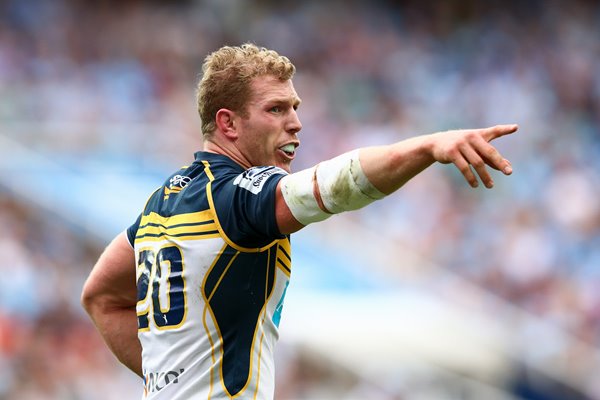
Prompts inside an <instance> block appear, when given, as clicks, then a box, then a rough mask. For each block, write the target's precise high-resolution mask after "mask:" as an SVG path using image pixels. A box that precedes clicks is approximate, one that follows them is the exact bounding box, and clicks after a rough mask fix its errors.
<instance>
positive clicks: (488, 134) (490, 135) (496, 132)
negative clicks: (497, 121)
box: [482, 124, 519, 142]
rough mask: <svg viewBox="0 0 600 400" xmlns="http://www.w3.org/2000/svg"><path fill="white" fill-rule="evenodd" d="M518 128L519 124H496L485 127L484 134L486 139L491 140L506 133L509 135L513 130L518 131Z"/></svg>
mask: <svg viewBox="0 0 600 400" xmlns="http://www.w3.org/2000/svg"><path fill="white" fill-rule="evenodd" d="M517 129H519V125H517V124H509V125H496V126H493V127H490V128H487V129H485V130H484V132H483V134H482V136H483V138H484V139H485V140H486V141H488V142H490V141H492V140H494V139H497V138H499V137H502V136H504V135H509V134H511V133H513V132H516V131H517Z"/></svg>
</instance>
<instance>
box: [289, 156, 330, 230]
mask: <svg viewBox="0 0 600 400" xmlns="http://www.w3.org/2000/svg"><path fill="white" fill-rule="evenodd" d="M314 176H315V167H312V168H309V169H305V170H302V171H300V172H295V173H293V174H291V175H286V176H284V177H283V178H281V194H282V195H283V199H284V200H285V202H286V204H287V206H288V208H289V209H290V211H291V212H292V215H293V216H294V218H296V219H297V220H298V222H300V223H301V224H303V225H308V224H310V223H313V222H318V221H323V220H325V219H327V218H329V217H330V216H331V214H330V213H326V212H325V211H323V210H321V208H320V207H319V204H318V203H317V199H316V198H315V195H314V184H313V177H314Z"/></svg>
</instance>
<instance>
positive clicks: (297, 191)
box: [276, 125, 518, 233]
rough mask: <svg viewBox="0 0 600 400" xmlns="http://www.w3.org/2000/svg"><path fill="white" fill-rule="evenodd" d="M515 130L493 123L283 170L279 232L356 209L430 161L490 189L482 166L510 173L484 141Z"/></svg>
mask: <svg viewBox="0 0 600 400" xmlns="http://www.w3.org/2000/svg"><path fill="white" fill-rule="evenodd" d="M517 129H518V126H517V125H497V126H494V127H490V128H484V129H468V130H455V131H446V132H438V133H434V134H430V135H423V136H417V137H414V138H411V139H407V140H403V141H401V142H397V143H394V144H390V145H386V146H377V147H366V148H362V149H359V151H358V155H357V156H356V155H354V156H350V155H348V156H340V157H336V158H335V159H333V160H330V161H326V162H323V163H321V164H319V165H318V166H316V167H313V168H309V169H308V170H304V171H300V172H297V173H294V174H291V175H288V176H286V177H285V178H283V179H282V180H281V182H280V184H279V186H278V189H277V194H276V215H277V222H278V224H279V228H280V230H281V232H282V233H292V232H295V231H297V230H299V229H301V228H302V227H304V226H305V225H307V223H310V222H316V221H319V220H323V219H325V218H326V217H327V215H330V214H334V213H338V212H341V211H349V210H355V209H357V208H361V207H363V206H365V205H366V204H369V203H370V202H372V201H374V200H377V199H378V198H381V197H383V196H384V195H387V194H391V193H393V192H395V191H396V190H398V189H399V188H400V187H402V186H403V185H404V184H405V183H406V182H408V181H409V180H410V179H412V178H413V177H415V176H416V175H418V174H419V173H420V172H422V171H423V170H425V169H426V168H427V167H429V166H430V165H432V164H433V163H435V162H440V163H443V164H449V163H452V164H454V165H455V166H456V167H457V168H458V169H459V170H460V172H461V173H462V174H463V176H464V177H465V179H466V180H467V182H468V183H469V184H470V185H471V186H472V187H477V186H478V181H477V177H476V175H475V174H477V175H478V176H479V178H480V179H481V181H482V182H483V184H484V185H485V186H486V187H487V188H491V187H493V185H494V182H493V180H492V177H491V176H490V174H489V171H488V170H487V167H488V166H489V167H491V168H494V169H497V170H500V171H502V172H503V173H504V174H506V175H509V174H511V173H512V167H511V165H510V162H509V161H508V160H507V159H505V158H504V157H502V155H501V154H500V153H499V152H498V150H496V148H495V147H494V146H492V145H491V144H490V142H491V141H492V140H494V139H497V138H499V137H501V136H504V135H508V134H511V133H513V132H515V131H516V130H517ZM344 163H346V164H347V165H346V166H345V164H344ZM357 163H358V164H359V166H360V167H359V168H357V165H356V164H357ZM344 168H346V170H344ZM363 178H366V179H363ZM352 193H355V194H357V195H356V196H355V198H351V197H349V196H350V194H352ZM363 194H364V196H362V197H361V195H363ZM347 199H350V200H349V201H347Z"/></svg>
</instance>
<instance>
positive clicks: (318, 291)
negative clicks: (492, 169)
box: [0, 0, 600, 400]
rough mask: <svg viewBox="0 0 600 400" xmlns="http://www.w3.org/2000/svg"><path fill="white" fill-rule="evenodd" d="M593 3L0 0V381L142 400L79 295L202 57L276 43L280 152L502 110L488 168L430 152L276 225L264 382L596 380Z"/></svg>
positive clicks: (598, 383)
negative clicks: (284, 236) (465, 172)
mask: <svg viewBox="0 0 600 400" xmlns="http://www.w3.org/2000/svg"><path fill="white" fill-rule="evenodd" d="M599 38H600V4H599V3H598V2H595V1H581V0H576V1H569V2H562V1H557V0H549V1H542V0H538V1H536V0H527V1H495V0H488V1H477V0H464V1H458V0H453V1H444V2H420V1H391V0H390V1H369V2H366V1H365V2H363V1H352V0H344V1H326V2H325V1H288V0H278V1H269V0H262V1H243V0H204V1H200V0H198V1H191V0H190V1H170V2H164V1H132V0H128V1H108V0H104V1H95V2H87V1H81V0H80V1H76V0H55V1H45V0H12V1H11V0H2V1H0V225H1V227H2V229H0V255H1V257H2V262H1V263H0V399H10V400H13V399H15V400H16V399H19V400H31V399H45V400H54V399H61V400H62V399H68V400H75V399H83V400H88V399H92V400H94V399H131V398H141V395H142V382H141V380H140V379H138V378H137V377H135V376H134V375H133V374H132V373H130V372H129V371H127V370H126V369H125V368H124V367H123V366H121V365H120V364H118V363H117V361H116V360H115V359H114V358H113V356H112V355H111V354H110V353H109V352H108V350H107V349H106V347H105V345H104V344H103V342H102V339H101V338H100V337H99V336H98V334H97V333H96V331H95V330H94V328H93V326H92V325H91V323H90V321H89V319H88V318H87V316H86V315H84V313H83V311H82V309H81V307H80V305H79V296H80V292H81V287H82V284H83V281H84V280H85V278H86V277H87V275H88V273H89V271H90V269H91V268H92V266H93V264H94V262H95V260H96V258H97V257H98V255H99V254H100V252H101V251H102V249H103V247H104V246H105V245H106V244H107V243H108V241H109V240H110V239H111V238H112V237H113V236H114V235H116V234H117V233H119V232H120V231H122V230H123V229H125V228H126V227H128V226H129V225H130V224H131V223H132V222H133V221H134V219H135V218H136V216H137V214H138V212H139V211H140V210H141V207H142V206H143V204H144V202H145V199H146V197H147V196H148V194H149V193H150V192H151V191H152V190H154V188H155V187H157V186H158V185H160V183H161V182H162V180H163V178H164V177H165V176H166V175H168V174H170V173H171V172H172V171H173V170H174V169H176V168H179V167H180V166H181V165H184V164H187V163H189V162H190V161H191V160H192V159H193V152H194V151H195V150H198V149H200V148H201V147H202V141H201V134H200V120H199V118H198V116H197V113H196V110H195V100H194V89H195V85H196V82H197V80H198V78H199V73H200V69H201V65H202V61H203V58H204V57H205V55H206V54H207V53H209V52H211V51H213V50H216V49H217V48H219V47H220V46H222V45H225V44H230V45H237V44H241V43H243V42H248V41H251V42H254V43H257V44H259V45H263V46H266V47H270V48H273V49H275V50H278V51H279V52H281V53H282V54H285V55H287V56H288V57H289V58H290V59H291V60H292V61H293V62H294V63H295V65H296V67H297V68H298V72H297V75H296V77H295V80H294V82H295V87H296V89H297V91H298V93H299V95H300V97H302V99H303V104H302V106H301V107H300V111H299V115H300V118H301V120H302V122H303V124H304V129H303V131H302V132H301V140H302V145H301V147H300V149H299V154H298V158H297V161H296V163H295V168H296V169H302V168H305V167H308V166H311V165H313V164H315V163H316V162H318V161H320V160H323V159H326V158H330V157H333V156H335V155H337V154H339V153H341V152H344V151H346V150H349V149H352V148H355V147H359V146H367V145H374V144H384V143H390V142H394V141H398V140H402V139H405V138H408V137H411V136H414V135H419V134H425V133H430V132H434V131H438V130H446V129H455V128H465V127H483V126H488V125H494V124H498V123H518V124H519V125H520V130H519V132H518V133H516V134H515V135H512V136H510V137H505V138H502V139H501V140H499V141H497V142H496V145H497V147H498V148H499V150H500V151H501V152H502V153H503V154H504V155H505V156H506V157H507V158H508V159H510V160H511V162H512V164H513V168H514V173H513V175H512V176H510V177H504V176H501V174H498V173H494V175H493V176H494V178H495V183H496V186H495V188H494V189H492V190H487V189H484V188H479V189H476V190H474V189H471V188H470V187H469V186H468V185H467V184H466V182H464V180H463V178H462V177H461V176H460V175H459V174H458V172H457V171H455V170H454V168H453V167H449V166H441V165H436V166H434V167H432V168H430V169H428V170H426V171H425V172H424V173H423V174H421V175H420V176H419V177H417V178H416V179H414V180H413V181H411V182H409V183H408V184H407V185H406V186H405V187H404V188H403V189H401V190H400V191H399V192H398V193H396V194H395V195H393V196H390V197H388V198H386V199H385V200H383V201H381V202H378V203H376V204H373V205H371V206H370V207H368V208H366V209H363V210H360V211H358V212H354V213H349V214H344V215H339V216H335V217H333V218H331V219H329V220H327V221H326V222H323V223H321V224H318V225H314V226H310V227H309V228H307V229H305V230H304V231H302V232H300V233H298V234H297V235H295V236H294V237H293V243H294V271H293V279H292V282H291V288H290V290H289V291H288V295H287V298H286V304H285V307H284V315H283V320H282V323H281V339H280V342H279V344H278V349H277V351H278V353H277V354H278V355H277V368H278V372H277V392H276V398H277V399H282V400H285V399H288V400H289V399H403V400H424V399H428V400H429V399H486V400H487V399H502V400H504V399H506V400H517V399H539V400H547V399H552V400H554V399H576V400H577V399H600V380H599V379H598V376H600V352H599V345H600V201H598V199H599V198H600V127H599V123H600V40H599Z"/></svg>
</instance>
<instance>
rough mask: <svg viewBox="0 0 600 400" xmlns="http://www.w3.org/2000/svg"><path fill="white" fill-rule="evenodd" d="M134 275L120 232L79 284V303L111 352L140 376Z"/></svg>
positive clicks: (132, 261)
mask: <svg viewBox="0 0 600 400" xmlns="http://www.w3.org/2000/svg"><path fill="white" fill-rule="evenodd" d="M135 279H136V266H135V253H134V251H133V249H132V247H131V245H130V244H129V242H128V240H127V236H126V235H125V233H124V232H123V233H121V234H120V235H118V236H117V237H116V238H115V239H114V240H113V241H112V242H111V243H110V244H109V245H108V247H107V248H106V249H105V250H104V252H103V253H102V255H101V256H100V258H99V259H98V262H97V263H96V265H95V266H94V268H93V270H92V272H91V273H90V276H89V277H88V279H87V281H86V282H85V285H84V287H83V292H82V294H81V303H82V305H83V307H84V308H85V310H86V311H87V313H88V314H89V315H90V317H91V318H92V321H94V324H95V325H96V327H97V329H98V331H99V332H100V335H102V338H103V339H104V341H105V342H106V344H107V345H108V347H109V348H110V350H111V351H112V352H113V353H114V355H115V356H116V357H117V358H118V359H119V361H121V362H122V363H123V364H124V365H125V366H126V367H128V368H129V369H131V370H132V371H133V372H135V373H136V374H137V375H139V376H140V377H141V376H142V346H141V344H140V342H139V340H138V337H137V330H138V326H137V314H136V311H135V306H136V303H137V288H136V281H135Z"/></svg>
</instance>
